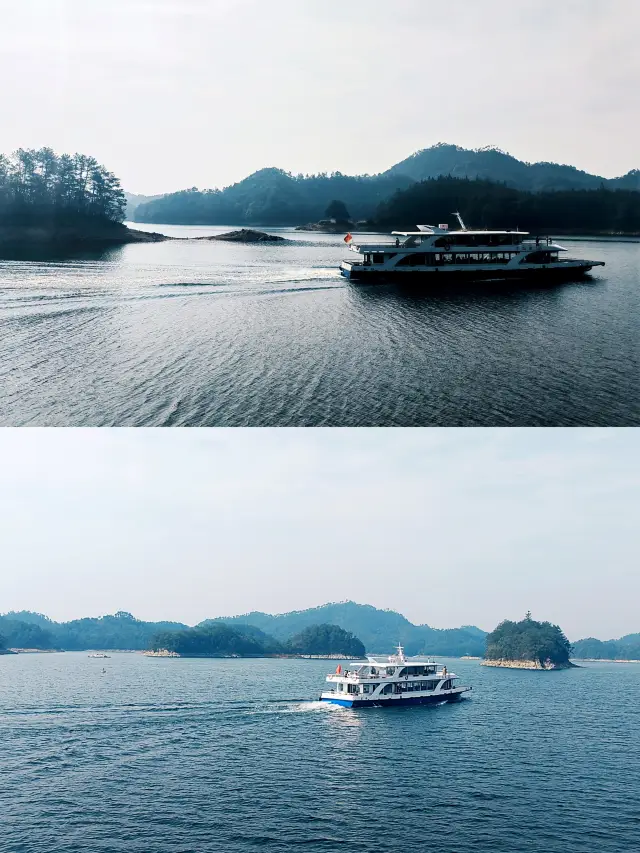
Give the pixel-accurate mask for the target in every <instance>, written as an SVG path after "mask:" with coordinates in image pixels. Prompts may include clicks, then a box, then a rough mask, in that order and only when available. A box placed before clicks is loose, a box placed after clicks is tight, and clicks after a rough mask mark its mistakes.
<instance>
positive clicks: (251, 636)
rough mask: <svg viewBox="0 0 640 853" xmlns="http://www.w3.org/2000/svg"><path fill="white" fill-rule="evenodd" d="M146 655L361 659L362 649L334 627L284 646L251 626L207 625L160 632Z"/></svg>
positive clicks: (316, 628)
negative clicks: (149, 653)
mask: <svg viewBox="0 0 640 853" xmlns="http://www.w3.org/2000/svg"><path fill="white" fill-rule="evenodd" d="M149 651H150V652H151V653H153V654H155V655H158V656H161V657H165V656H167V653H168V654H169V655H171V656H179V657H272V656H277V657H283V656H298V655H300V656H314V657H347V658H353V657H361V656H362V655H364V653H365V648H364V646H363V645H362V643H361V642H360V640H358V639H357V637H354V636H353V634H351V633H349V632H348V631H343V630H342V628H338V627H337V626H335V625H311V626H309V627H308V628H306V629H305V630H304V631H301V632H300V633H299V634H297V635H296V636H294V637H291V638H290V639H289V640H287V641H286V642H284V643H281V642H279V641H278V640H276V639H274V638H273V637H270V636H269V635H268V634H265V633H264V631H260V629H258V628H255V627H253V626H251V625H240V624H238V625H235V626H234V627H230V626H229V625H226V624H225V623H224V622H207V623H204V624H203V625H200V626H198V627H196V628H186V629H184V630H182V631H163V632H161V633H159V634H156V635H155V636H154V637H153V638H152V639H151V642H150V644H149Z"/></svg>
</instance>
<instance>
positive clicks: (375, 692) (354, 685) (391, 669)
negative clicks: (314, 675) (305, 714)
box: [320, 646, 471, 708]
mask: <svg viewBox="0 0 640 853" xmlns="http://www.w3.org/2000/svg"><path fill="white" fill-rule="evenodd" d="M456 679H457V676H456V675H455V673H453V672H449V670H448V669H447V667H446V666H443V665H441V664H438V663H435V661H432V660H424V659H420V658H406V657H405V654H404V649H403V648H402V646H398V649H397V652H396V654H395V655H390V656H389V657H388V658H385V659H379V658H377V657H368V658H367V660H366V661H363V662H358V663H350V664H349V669H347V670H345V671H344V672H343V670H342V667H341V666H340V665H338V667H337V669H336V671H335V672H334V673H331V674H330V675H328V676H327V681H328V682H329V683H330V684H332V685H333V687H332V689H331V690H327V691H325V692H324V693H322V694H321V696H320V701H321V702H330V703H331V704H333V705H342V706H343V707H345V708H382V707H387V706H391V705H431V704H436V703H438V702H455V701H457V700H458V699H461V698H462V696H463V694H465V693H467V692H468V691H469V690H471V687H458V686H457V685H456V683H455V682H456Z"/></svg>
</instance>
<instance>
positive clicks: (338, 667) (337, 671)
mask: <svg viewBox="0 0 640 853" xmlns="http://www.w3.org/2000/svg"><path fill="white" fill-rule="evenodd" d="M341 672H342V667H341V666H340V664H338V666H337V667H336V675H340V673H341Z"/></svg>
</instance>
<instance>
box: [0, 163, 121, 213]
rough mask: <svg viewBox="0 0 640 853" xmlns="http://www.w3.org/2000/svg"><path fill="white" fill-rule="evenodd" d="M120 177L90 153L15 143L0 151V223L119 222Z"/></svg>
mask: <svg viewBox="0 0 640 853" xmlns="http://www.w3.org/2000/svg"><path fill="white" fill-rule="evenodd" d="M125 204H126V203H125V195H124V192H123V191H122V188H121V187H120V181H119V180H118V178H117V177H116V176H115V175H114V174H113V172H110V171H108V170H107V169H106V168H105V167H104V166H102V165H101V164H100V163H98V161H97V160H96V159H95V158H93V157H88V156H85V155H84V154H60V155H58V154H56V153H55V152H54V151H53V150H52V149H51V148H39V149H31V148H28V149H25V148H20V149H18V150H17V151H15V152H14V153H13V154H11V155H8V156H7V155H4V154H0V225H11V226H22V225H42V224H44V225H51V224H68V223H76V222H78V221H83V222H86V221H92V222H96V223H121V222H122V221H123V219H124V211H125Z"/></svg>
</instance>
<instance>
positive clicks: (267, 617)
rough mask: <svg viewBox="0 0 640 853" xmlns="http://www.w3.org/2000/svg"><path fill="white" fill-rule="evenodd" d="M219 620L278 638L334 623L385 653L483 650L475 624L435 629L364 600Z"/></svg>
mask: <svg viewBox="0 0 640 853" xmlns="http://www.w3.org/2000/svg"><path fill="white" fill-rule="evenodd" d="M220 621H223V622H226V623H227V624H229V625H233V624H234V623H235V622H238V623H243V624H247V625H255V626H256V627H257V628H260V629H261V630H262V631H265V632H267V633H268V634H271V635H272V636H274V637H275V638H276V639H278V640H280V641H281V642H285V641H286V640H287V639H289V638H290V637H292V636H294V635H295V634H298V633H299V632H300V631H303V630H304V629H305V628H308V627H310V626H311V625H317V624H327V625H337V626H338V627H340V628H342V629H344V630H345V631H350V632H351V633H353V634H355V635H356V636H357V637H359V638H360V640H361V641H362V642H363V643H364V645H365V647H366V649H367V651H368V652H379V653H388V652H389V651H391V650H392V649H394V648H395V647H396V646H397V645H398V643H402V645H403V646H404V647H405V650H406V652H407V654H410V655H416V654H434V655H452V656H456V655H477V656H480V655H482V654H483V652H484V638H485V633H484V631H481V630H480V629H479V628H475V627H469V626H465V627H463V628H452V629H445V630H439V629H436V628H431V627H429V625H413V624H412V623H411V622H409V620H408V619H406V618H405V617H404V616H402V615H401V614H400V613H396V612H395V611H393V610H379V609H377V608H376V607H372V606H371V605H368V604H356V603H355V602H353V601H344V602H340V603H336V604H325V605H323V606H321V607H313V608H310V609H309V610H300V611H293V612H291V613H282V614H280V615H277V616H273V615H271V614H269V613H260V612H253V613H246V614H244V615H243V616H236V617H221V619H220Z"/></svg>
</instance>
